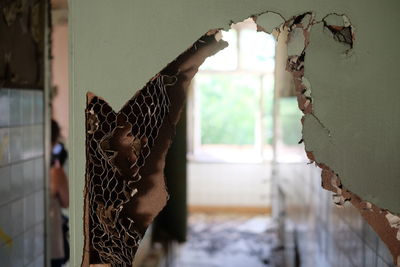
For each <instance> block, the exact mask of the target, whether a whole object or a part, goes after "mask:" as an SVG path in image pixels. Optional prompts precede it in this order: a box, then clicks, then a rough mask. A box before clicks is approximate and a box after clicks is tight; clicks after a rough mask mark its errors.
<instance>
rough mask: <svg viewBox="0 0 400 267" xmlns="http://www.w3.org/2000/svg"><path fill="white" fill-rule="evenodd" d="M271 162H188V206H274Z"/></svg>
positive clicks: (266, 207) (267, 207)
mask: <svg viewBox="0 0 400 267" xmlns="http://www.w3.org/2000/svg"><path fill="white" fill-rule="evenodd" d="M271 167H272V166H271V164H270V163H259V164H241V163H206V162H189V164H188V205H189V206H211V207H213V206H214V207H215V206H216V207H218V206H219V207H263V208H265V209H266V210H267V209H268V210H269V208H270V206H271V198H270V187H271V177H270V176H271Z"/></svg>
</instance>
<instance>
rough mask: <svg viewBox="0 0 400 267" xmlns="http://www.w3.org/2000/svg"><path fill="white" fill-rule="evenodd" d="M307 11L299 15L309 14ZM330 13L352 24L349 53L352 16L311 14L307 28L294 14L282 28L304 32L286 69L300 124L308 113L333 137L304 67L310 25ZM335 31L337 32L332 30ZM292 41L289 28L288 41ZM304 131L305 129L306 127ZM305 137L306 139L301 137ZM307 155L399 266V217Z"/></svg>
mask: <svg viewBox="0 0 400 267" xmlns="http://www.w3.org/2000/svg"><path fill="white" fill-rule="evenodd" d="M306 14H307V13H304V14H302V15H299V16H303V17H304V15H306ZM330 15H338V16H342V17H343V18H344V24H343V26H344V27H350V30H351V38H352V43H351V44H348V45H350V47H349V49H348V50H347V51H346V53H348V52H349V51H350V50H352V49H353V42H354V40H355V38H354V36H355V34H354V26H352V25H351V22H350V19H349V18H348V16H347V15H345V14H337V13H330V14H327V15H326V16H325V17H323V18H322V19H321V20H320V21H316V20H315V15H314V14H313V13H311V17H312V18H311V20H310V21H309V23H308V24H306V27H304V25H302V20H301V21H300V22H298V23H294V22H295V19H296V18H298V17H299V16H298V17H293V18H292V19H291V20H288V21H286V22H285V24H284V25H283V27H287V28H289V29H291V28H293V27H295V28H302V29H303V34H304V48H303V50H302V52H301V54H298V55H288V59H287V67H286V69H287V71H289V72H291V74H292V76H293V79H294V83H295V90H296V93H297V100H298V106H299V109H300V110H301V111H302V112H303V114H304V115H303V117H302V119H301V123H302V125H303V126H304V119H305V117H306V116H307V115H309V116H312V117H314V118H315V119H316V120H317V121H318V122H319V124H320V126H321V127H322V128H323V129H324V130H327V134H328V137H330V131H329V129H327V128H326V127H325V125H324V124H323V123H322V122H321V121H320V120H319V118H318V117H317V116H316V115H315V114H314V112H313V108H312V106H313V105H312V103H313V99H312V97H311V84H310V82H309V80H308V79H307V78H305V77H304V68H305V53H306V48H307V46H308V44H309V40H310V28H311V27H312V26H313V25H314V24H318V23H323V24H324V26H325V27H326V25H327V23H326V18H328V17H329V16H330ZM332 34H334V33H333V32H332ZM289 42H290V30H289V36H288V40H287V43H288V44H289ZM303 130H304V129H303ZM303 138H304V137H303ZM302 140H303V139H302ZM306 155H307V157H308V158H309V159H310V161H311V163H315V164H316V165H317V166H318V167H319V168H320V169H321V170H322V173H321V179H322V187H323V188H324V189H325V190H328V191H331V192H333V193H334V195H333V200H334V202H335V204H336V205H337V206H342V205H343V204H344V203H345V202H350V203H351V204H352V205H353V206H354V207H355V208H356V209H357V210H358V211H359V213H360V214H361V216H362V217H363V218H364V219H365V220H366V221H367V222H368V224H369V225H371V227H372V228H373V229H374V231H375V232H376V233H377V234H378V236H379V237H380V238H381V239H382V241H383V242H384V243H385V244H386V245H387V247H388V248H389V250H390V252H391V254H392V257H393V262H394V263H395V264H396V265H397V266H400V217H398V216H396V215H395V214H393V213H390V211H388V210H386V209H382V208H380V207H378V206H377V205H375V204H373V203H371V202H368V201H365V200H363V199H362V198H360V197H359V196H358V195H357V194H355V193H353V192H351V191H350V190H348V189H346V188H345V187H344V186H343V184H342V182H341V180H340V177H339V175H338V174H337V173H335V172H334V171H333V170H332V169H331V168H330V167H329V166H328V165H326V164H324V163H320V162H318V160H317V159H316V158H315V156H314V154H313V152H312V151H307V150H306Z"/></svg>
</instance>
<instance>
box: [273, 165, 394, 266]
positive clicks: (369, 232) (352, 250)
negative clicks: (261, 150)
mask: <svg viewBox="0 0 400 267" xmlns="http://www.w3.org/2000/svg"><path fill="white" fill-rule="evenodd" d="M276 174H277V176H278V177H279V187H280V192H281V194H282V196H281V197H283V198H284V199H285V208H284V211H285V214H286V216H285V225H284V229H285V247H286V249H287V257H286V259H287V260H288V265H287V266H296V265H294V258H295V247H294V245H295V242H296V243H297V244H296V245H297V250H298V251H299V252H300V253H299V255H300V262H301V266H326V267H328V266H340V267H353V266H355V267H358V266H366V267H367V266H368V267H378V266H379V267H381V266H382V267H391V266H394V264H393V260H392V256H391V254H390V251H389V250H388V248H387V246H386V245H385V243H383V242H382V240H381V239H380V238H379V237H378V235H377V234H376V233H375V231H374V230H373V229H372V228H371V227H370V226H369V224H368V223H367V222H366V221H365V220H364V219H363V218H362V217H361V215H360V213H359V211H358V210H357V209H356V208H354V207H353V206H352V205H351V204H350V203H346V204H345V205H344V206H337V205H335V204H334V203H333V201H332V193H331V192H328V191H326V190H323V189H322V188H321V178H320V177H321V170H320V169H319V168H318V167H316V166H314V165H306V164H292V165H291V166H288V165H287V164H278V168H277V172H276ZM295 239H296V241H294V240H295Z"/></svg>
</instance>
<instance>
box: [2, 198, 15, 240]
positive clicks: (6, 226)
mask: <svg viewBox="0 0 400 267" xmlns="http://www.w3.org/2000/svg"><path fill="white" fill-rule="evenodd" d="M10 218H11V205H10V204H5V205H3V206H1V207H0V229H1V230H2V231H3V233H4V234H6V235H7V236H11V232H12V221H11V220H10ZM2 245H5V242H4V240H3V239H0V246H2Z"/></svg>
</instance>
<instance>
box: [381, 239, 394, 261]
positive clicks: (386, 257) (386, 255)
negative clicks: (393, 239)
mask: <svg viewBox="0 0 400 267" xmlns="http://www.w3.org/2000/svg"><path fill="white" fill-rule="evenodd" d="M378 255H379V256H380V257H381V259H382V260H383V261H384V262H386V264H391V263H392V262H393V258H392V254H391V253H390V251H389V249H388V247H387V246H386V245H385V243H383V241H382V240H381V239H379V241H378Z"/></svg>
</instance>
